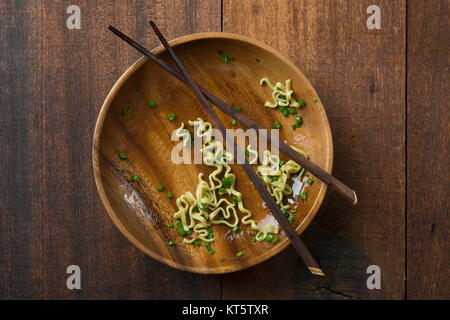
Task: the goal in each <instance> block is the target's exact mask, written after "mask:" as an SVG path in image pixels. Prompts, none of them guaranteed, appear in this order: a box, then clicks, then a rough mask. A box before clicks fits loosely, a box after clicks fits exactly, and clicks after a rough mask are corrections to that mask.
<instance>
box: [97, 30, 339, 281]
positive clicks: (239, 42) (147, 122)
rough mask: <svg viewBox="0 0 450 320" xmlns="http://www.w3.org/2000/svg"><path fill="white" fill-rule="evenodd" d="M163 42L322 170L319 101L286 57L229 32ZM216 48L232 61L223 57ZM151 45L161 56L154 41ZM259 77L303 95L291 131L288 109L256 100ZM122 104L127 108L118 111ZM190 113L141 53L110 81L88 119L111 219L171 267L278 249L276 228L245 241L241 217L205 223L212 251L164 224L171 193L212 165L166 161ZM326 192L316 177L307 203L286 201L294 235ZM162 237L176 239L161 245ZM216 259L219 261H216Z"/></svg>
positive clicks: (324, 154) (230, 261)
mask: <svg viewBox="0 0 450 320" xmlns="http://www.w3.org/2000/svg"><path fill="white" fill-rule="evenodd" d="M118 41H119V40H118ZM170 43H171V45H172V46H173V47H174V50H175V52H176V54H177V55H178V56H179V57H180V59H181V61H182V62H183V63H184V65H185V66H186V68H187V69H188V71H189V72H190V73H191V75H192V76H193V78H194V79H195V80H196V81H197V82H198V83H199V84H201V85H202V86H204V87H206V88H207V89H208V90H209V91H210V92H212V93H214V94H215V95H217V96H218V97H219V98H221V99H222V100H224V101H226V102H228V103H229V104H230V105H240V106H242V113H244V114H245V115H246V116H248V117H249V118H252V119H253V120H255V121H256V122H257V123H259V124H260V125H261V126H262V127H263V128H267V129H271V128H272V125H273V123H274V122H275V121H277V120H278V121H280V122H281V123H282V126H283V127H282V129H281V130H280V139H282V140H286V141H287V142H288V144H290V145H293V146H296V147H299V148H301V149H303V150H305V151H306V152H307V153H308V155H309V157H310V159H311V160H312V161H314V162H315V163H316V164H318V165H319V166H320V167H322V168H324V169H325V170H326V171H328V172H330V173H331V168H332V159H333V143H332V137H331V131H330V126H329V123H328V119H327V116H326V114H325V111H324V108H323V106H322V104H321V103H320V100H319V101H317V102H314V101H313V99H314V98H316V97H317V94H316V92H315V91H314V89H313V87H312V86H311V84H310V83H309V81H308V80H307V79H306V78H305V76H304V75H303V74H302V73H301V72H300V70H298V69H297V67H296V66H295V65H294V64H293V63H291V62H290V61H289V60H288V59H287V58H285V57H283V56H282V55H281V54H280V53H278V52H277V51H275V50H274V49H272V48H270V47H268V46H267V45H265V44H263V43H261V42H258V41H255V40H252V39H249V38H246V37H243V36H240V35H235V34H229V33H216V32H213V33H199V34H193V35H189V36H184V37H181V38H178V39H176V40H173V41H171V42H170ZM123 45H124V46H125V44H123ZM219 50H223V51H224V52H226V53H229V54H232V55H233V56H234V59H233V60H232V61H231V62H229V63H227V64H225V63H223V61H222V57H221V56H220V54H219V53H218V51H219ZM153 53H154V54H156V55H157V56H159V57H162V58H163V59H164V60H166V61H170V59H169V57H168V55H167V54H166V52H165V50H164V48H163V47H162V46H160V47H158V48H156V49H154V50H153ZM258 59H259V60H258ZM266 76H267V77H269V78H270V79H271V80H272V81H273V82H274V83H275V82H277V81H279V82H282V83H284V81H285V80H286V79H291V80H292V87H293V90H294V92H295V93H296V97H298V98H302V99H303V100H305V101H306V103H307V105H306V107H305V108H304V109H301V110H299V113H300V114H301V115H302V116H303V119H304V124H303V126H302V127H301V128H299V129H297V130H295V131H293V130H292V128H291V124H292V123H293V122H295V117H294V116H289V117H288V118H285V117H284V116H283V115H282V114H281V112H279V111H278V110H274V109H269V108H266V107H264V103H265V101H267V100H271V90H270V89H269V88H268V87H267V86H260V85H259V80H260V79H261V78H262V77H266ZM149 100H154V101H156V102H157V107H155V108H150V107H149V106H148V105H147V101H149ZM125 105H130V106H131V110H130V111H129V112H128V113H127V114H126V115H122V110H123V108H124V106H125ZM216 111H217V113H218V115H219V117H220V118H221V120H222V121H223V122H224V123H225V125H226V126H227V127H228V128H231V127H233V126H232V125H231V119H230V117H229V116H227V115H225V114H224V113H222V112H221V111H220V110H218V109H216ZM169 113H174V114H175V116H176V118H175V120H173V121H168V120H167V115H168V114H169ZM197 117H202V118H203V119H204V120H207V121H209V119H208V117H207V116H206V114H205V112H204V111H203V109H202V106H201V105H200V103H199V102H198V101H197V99H196V97H195V96H194V94H193V93H192V92H191V90H190V89H189V88H188V87H187V86H185V85H184V84H183V83H181V82H179V81H178V80H176V79H174V78H173V77H172V76H170V75H169V74H168V73H166V72H165V71H164V70H162V69H161V68H159V67H158V66H157V65H156V64H155V63H153V62H151V61H150V60H148V59H147V58H141V59H139V60H138V61H137V62H136V63H135V64H134V65H132V66H131V67H130V68H129V69H128V70H127V71H126V72H125V73H124V74H123V75H122V76H121V77H120V79H119V80H118V81H117V82H116V84H115V85H114V87H113V88H112V89H111V91H110V92H109V94H108V96H107V98H106V100H105V102H104V104H103V107H102V109H101V111H100V115H99V117H98V120H97V124H96V128H95V133H94V142H93V165H94V174H95V181H96V184H97V188H98V191H99V193H100V198H101V200H102V202H103V204H104V206H105V208H106V210H107V212H108V214H109V215H110V217H111V219H112V220H113V222H114V223H115V225H116V226H117V227H118V228H119V230H120V231H121V232H122V233H123V234H124V235H125V236H126V237H127V238H128V239H129V240H130V241H131V242H132V243H133V244H134V245H135V246H137V247H138V248H139V249H141V250H142V251H144V252H145V253H146V254H148V255H149V256H151V257H152V258H154V259H156V260H158V261H161V262H163V263H165V264H167V265H169V266H171V267H174V268H178V269H182V270H187V271H191V272H196V273H210V274H214V273H215V274H218V273H227V272H233V271H237V270H241V269H244V268H247V267H250V266H254V265H256V264H258V263H260V262H262V261H264V260H267V259H269V258H270V257H272V256H273V255H275V254H277V253H279V252H280V251H281V250H283V249H284V248H286V246H287V245H288V244H289V241H288V240H287V238H286V235H285V234H284V232H281V234H280V240H281V241H280V242H278V243H276V244H273V243H266V242H260V243H253V242H252V241H251V239H252V237H251V236H249V235H248V234H247V228H246V227H244V226H242V225H241V231H240V232H238V233H233V232H231V230H230V229H229V228H228V227H226V226H224V225H221V226H214V227H213V229H214V237H215V241H214V243H213V244H212V247H213V249H214V250H215V252H216V253H215V254H214V255H210V254H208V252H207V250H205V248H204V247H203V245H202V246H200V247H196V246H194V245H189V244H184V243H183V241H182V238H181V237H179V236H178V234H177V232H176V228H168V224H169V223H173V222H174V221H173V218H172V216H173V214H174V212H176V211H177V207H176V204H175V199H176V198H177V197H178V196H180V195H181V194H183V193H185V192H186V191H191V192H193V193H194V194H195V188H196V186H197V181H198V180H197V175H198V173H199V172H204V173H205V175H208V174H209V173H210V172H211V169H210V168H209V167H207V166H205V165H195V164H190V165H187V164H180V165H176V164H174V163H172V161H171V150H172V148H173V146H174V145H175V144H176V143H178V142H173V141H171V133H172V131H173V130H175V129H176V128H178V127H179V126H180V123H181V121H183V122H184V123H185V124H187V121H188V120H194V119H196V118H197ZM237 127H241V126H240V125H238V126H237ZM234 128H236V127H234ZM120 152H125V153H126V154H127V155H128V160H122V159H120V158H119V153H120ZM282 159H283V156H282ZM284 160H286V159H284ZM232 170H233V172H234V173H235V174H236V188H237V190H240V191H241V192H242V194H243V202H244V205H245V206H246V207H247V208H248V209H249V210H250V211H252V214H253V218H254V219H255V221H256V222H257V223H258V222H259V221H261V220H262V219H270V218H271V217H267V216H268V215H271V214H270V212H268V210H267V209H266V208H264V207H263V204H262V200H261V199H260V197H259V195H258V193H257V192H256V190H255V189H254V188H253V186H252V185H251V184H250V182H249V180H248V178H247V176H246V175H245V173H244V171H243V170H242V169H241V167H240V166H239V165H236V164H235V165H232ZM134 174H138V175H139V177H140V179H139V181H138V182H131V181H130V179H131V176H133V175H134ZM158 184H163V185H164V187H165V188H164V192H159V191H158V190H157V186H158ZM167 191H171V192H172V193H173V195H174V198H173V199H169V198H168V196H167ZM325 192H326V185H325V184H323V183H322V182H320V181H318V180H317V179H316V181H315V183H314V184H313V185H312V186H311V188H310V189H309V190H308V194H309V195H308V199H307V201H306V202H304V201H298V199H297V200H295V203H296V205H297V204H298V207H297V210H298V213H297V214H295V215H294V217H295V222H294V227H295V228H296V230H297V233H298V234H301V233H302V232H303V231H304V230H305V228H306V227H307V226H308V224H309V223H310V222H311V220H312V219H313V218H314V216H315V214H316V213H317V210H318V209H319V207H320V205H321V203H322V200H323V197H324V195H325ZM273 220H274V219H273ZM169 240H172V241H174V242H175V246H173V247H170V246H168V245H167V243H168V241H169ZM239 251H243V252H244V255H243V256H242V257H240V258H238V257H236V253H237V252H239ZM222 258H225V259H226V261H225V262H220V260H221V259H222Z"/></svg>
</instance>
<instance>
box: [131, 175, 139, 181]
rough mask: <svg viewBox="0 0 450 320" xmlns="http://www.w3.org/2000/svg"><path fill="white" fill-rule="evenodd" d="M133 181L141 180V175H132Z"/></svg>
mask: <svg viewBox="0 0 450 320" xmlns="http://www.w3.org/2000/svg"><path fill="white" fill-rule="evenodd" d="M131 181H133V182H138V181H139V176H138V175H137V174H135V175H134V176H132V177H131Z"/></svg>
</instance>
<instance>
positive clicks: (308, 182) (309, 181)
mask: <svg viewBox="0 0 450 320" xmlns="http://www.w3.org/2000/svg"><path fill="white" fill-rule="evenodd" d="M306 183H307V184H309V185H312V184H313V183H314V179H312V178H309V179H308V181H306Z"/></svg>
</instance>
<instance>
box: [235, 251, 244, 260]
mask: <svg viewBox="0 0 450 320" xmlns="http://www.w3.org/2000/svg"><path fill="white" fill-rule="evenodd" d="M243 254H244V252H242V251H239V252H238V253H236V257H238V258H240V257H242V255H243Z"/></svg>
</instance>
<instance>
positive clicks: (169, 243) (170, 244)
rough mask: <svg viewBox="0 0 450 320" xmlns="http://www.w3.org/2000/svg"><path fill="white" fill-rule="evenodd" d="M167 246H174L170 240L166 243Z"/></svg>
mask: <svg viewBox="0 0 450 320" xmlns="http://www.w3.org/2000/svg"><path fill="white" fill-rule="evenodd" d="M167 244H168V245H169V247H173V246H174V245H175V243H174V242H173V241H172V240H170V241H169V242H167Z"/></svg>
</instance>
